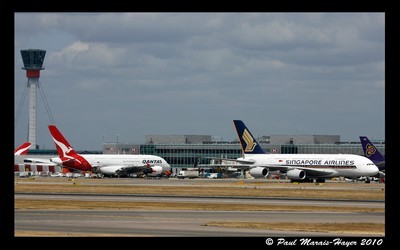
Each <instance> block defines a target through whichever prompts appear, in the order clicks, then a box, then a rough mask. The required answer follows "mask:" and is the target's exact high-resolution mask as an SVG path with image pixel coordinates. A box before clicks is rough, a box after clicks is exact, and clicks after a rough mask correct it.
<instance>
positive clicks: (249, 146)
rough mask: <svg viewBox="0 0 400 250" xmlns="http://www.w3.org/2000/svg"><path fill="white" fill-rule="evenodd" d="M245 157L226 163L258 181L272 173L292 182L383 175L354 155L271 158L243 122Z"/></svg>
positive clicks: (241, 138) (240, 129) (238, 124)
mask: <svg viewBox="0 0 400 250" xmlns="http://www.w3.org/2000/svg"><path fill="white" fill-rule="evenodd" d="M233 123H234V126H235V129H236V132H237V135H238V138H239V141H240V145H241V147H242V155H243V156H242V157H241V158H237V159H225V160H228V161H232V162H237V163H238V164H235V165H234V167H235V168H238V169H240V168H242V169H249V171H250V174H251V175H252V176H253V177H255V178H261V177H266V176H267V175H268V173H269V172H270V171H279V172H280V173H283V174H285V173H286V176H287V177H288V178H289V179H291V180H292V181H314V179H315V180H316V182H325V179H327V178H332V177H347V178H350V179H353V178H358V177H360V176H367V177H372V176H376V175H377V174H378V172H379V170H378V168H377V166H376V165H375V164H374V163H373V162H372V161H371V160H369V159H368V158H366V157H364V156H360V155H352V154H267V153H266V152H265V151H264V150H263V149H262V148H261V146H260V144H259V143H258V142H257V140H256V139H255V138H254V136H253V135H252V134H251V132H250V130H248V128H247V127H246V126H245V125H244V123H243V122H242V121H240V120H234V121H233ZM230 166H232V165H230Z"/></svg>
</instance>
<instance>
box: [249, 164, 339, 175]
mask: <svg viewBox="0 0 400 250" xmlns="http://www.w3.org/2000/svg"><path fill="white" fill-rule="evenodd" d="M254 167H263V168H268V170H270V171H281V172H286V171H289V170H292V169H299V170H303V171H304V172H306V175H307V176H310V177H311V176H312V177H319V176H329V175H331V174H334V173H336V171H335V170H333V169H329V168H327V169H323V170H321V169H318V170H317V169H314V168H310V167H303V166H299V165H276V164H266V165H264V164H263V165H257V166H254ZM324 167H329V166H328V165H326V166H324Z"/></svg>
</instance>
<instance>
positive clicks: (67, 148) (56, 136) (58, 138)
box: [49, 125, 77, 159]
mask: <svg viewBox="0 0 400 250" xmlns="http://www.w3.org/2000/svg"><path fill="white" fill-rule="evenodd" d="M49 130H50V134H51V137H53V141H54V143H55V144H56V148H57V153H58V156H59V157H60V158H61V159H62V158H64V157H67V156H72V155H76V154H77V153H76V152H75V150H74V149H73V148H72V146H71V145H70V144H69V143H68V141H67V139H65V138H64V136H63V135H62V134H61V132H60V131H59V130H58V128H57V127H56V126H55V125H49Z"/></svg>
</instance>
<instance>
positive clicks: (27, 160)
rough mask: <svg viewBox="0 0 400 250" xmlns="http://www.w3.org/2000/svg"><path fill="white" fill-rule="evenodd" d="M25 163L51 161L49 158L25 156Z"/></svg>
mask: <svg viewBox="0 0 400 250" xmlns="http://www.w3.org/2000/svg"><path fill="white" fill-rule="evenodd" d="M24 162H25V163H52V164H54V163H53V162H51V161H50V159H41V158H25V159H24Z"/></svg>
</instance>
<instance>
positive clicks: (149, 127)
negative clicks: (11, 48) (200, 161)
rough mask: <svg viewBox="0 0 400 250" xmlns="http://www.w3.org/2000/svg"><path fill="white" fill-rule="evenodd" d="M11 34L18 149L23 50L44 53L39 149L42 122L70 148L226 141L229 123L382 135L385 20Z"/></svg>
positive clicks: (224, 18)
mask: <svg viewBox="0 0 400 250" xmlns="http://www.w3.org/2000/svg"><path fill="white" fill-rule="evenodd" d="M14 39H15V40H14V41H15V83H14V95H15V105H14V106H15V107H14V110H15V111H14V112H15V126H14V128H15V137H14V138H15V139H14V143H15V145H16V146H18V145H20V144H22V143H23V142H25V141H27V133H28V132H27V131H28V103H29V97H28V95H24V92H25V91H26V90H27V78H26V75H25V71H24V70H22V69H21V68H22V67H23V63H22V58H21V53H20V50H22V49H42V50H46V56H45V60H44V64H43V66H44V67H45V70H43V71H41V76H40V79H39V82H40V84H39V85H40V88H41V91H39V90H38V92H37V125H36V126H37V133H36V138H37V144H38V145H39V147H40V148H43V149H55V145H54V143H53V141H52V139H51V137H50V134H49V131H48V128H47V125H49V124H51V123H55V124H56V125H57V127H58V128H59V130H60V131H61V133H62V134H63V135H64V136H65V137H66V138H67V140H68V141H69V142H70V144H71V145H72V146H73V147H74V148H75V149H76V150H101V149H102V143H103V142H116V141H117V140H118V142H120V143H143V142H144V141H145V136H146V135H151V134H154V135H192V134H194V135H212V136H213V138H214V139H215V140H223V141H232V140H235V139H237V138H236V133H235V131H234V127H233V123H232V120H243V122H244V123H245V124H246V125H247V127H248V128H249V130H250V131H251V132H252V134H253V135H254V136H256V137H258V136H263V135H321V134H324V135H325V134H327V135H340V138H341V141H344V142H345V141H359V136H360V135H365V136H368V137H369V138H370V139H373V140H384V139H385V14H384V13H379V12H368V13H363V12H355V13H351V12H344V13H256V12H250V13H217V12H211V13H151V12H146V13H140V12H136V13H123V12H120V13H101V12H95V13H82V12H77V13H51V12H46V13H40V12H35V13H15V38H14ZM41 93H43V95H41ZM45 104H46V105H47V104H48V107H49V109H46V105H45Z"/></svg>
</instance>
